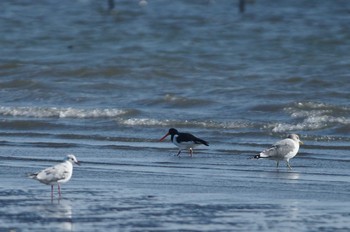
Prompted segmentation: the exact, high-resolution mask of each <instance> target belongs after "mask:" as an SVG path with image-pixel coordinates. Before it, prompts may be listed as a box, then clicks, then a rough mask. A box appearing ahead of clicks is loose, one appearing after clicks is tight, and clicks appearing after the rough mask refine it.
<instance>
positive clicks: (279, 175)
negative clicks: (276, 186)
mask: <svg viewBox="0 0 350 232" xmlns="http://www.w3.org/2000/svg"><path fill="white" fill-rule="evenodd" d="M260 177H262V178H269V179H272V178H275V179H286V180H298V179H299V178H300V173H299V172H297V171H281V170H278V169H277V170H276V171H272V172H262V173H261V174H260Z"/></svg>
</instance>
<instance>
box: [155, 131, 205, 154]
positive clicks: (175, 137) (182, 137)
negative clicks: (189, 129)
mask: <svg viewBox="0 0 350 232" xmlns="http://www.w3.org/2000/svg"><path fill="white" fill-rule="evenodd" d="M168 135H171V141H172V142H173V143H174V144H175V145H176V146H177V147H179V152H178V153H177V156H179V155H180V153H181V151H182V150H185V149H186V150H187V149H189V151H190V156H191V157H192V155H193V148H194V147H196V146H198V145H201V144H203V145H205V146H209V144H208V142H206V141H204V140H203V139H200V138H197V137H196V136H194V135H192V134H190V133H180V132H178V131H177V130H176V129H174V128H170V129H169V131H168V133H167V134H166V135H164V137H163V138H161V139H160V140H159V141H163V140H164V139H165V138H166V137H167V136H168Z"/></svg>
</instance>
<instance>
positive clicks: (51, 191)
mask: <svg viewBox="0 0 350 232" xmlns="http://www.w3.org/2000/svg"><path fill="white" fill-rule="evenodd" d="M52 198H53V185H51V199H52Z"/></svg>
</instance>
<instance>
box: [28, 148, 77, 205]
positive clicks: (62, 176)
mask: <svg viewBox="0 0 350 232" xmlns="http://www.w3.org/2000/svg"><path fill="white" fill-rule="evenodd" d="M73 164H77V165H80V163H79V161H78V160H77V158H75V156H74V155H67V157H66V158H65V159H64V161H63V162H62V163H60V164H56V165H55V166H52V167H49V168H46V169H44V170H42V171H40V172H36V173H31V174H29V175H28V177H29V178H32V179H35V180H38V181H40V182H41V183H43V184H47V185H51V198H52V197H53V186H54V185H57V186H58V194H59V196H60V197H61V188H60V184H63V183H66V182H68V181H69V180H70V178H71V177H72V174H73Z"/></svg>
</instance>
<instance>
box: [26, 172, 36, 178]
mask: <svg viewBox="0 0 350 232" xmlns="http://www.w3.org/2000/svg"><path fill="white" fill-rule="evenodd" d="M37 175H38V173H27V177H29V178H32V179H35V178H36V176H37Z"/></svg>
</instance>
